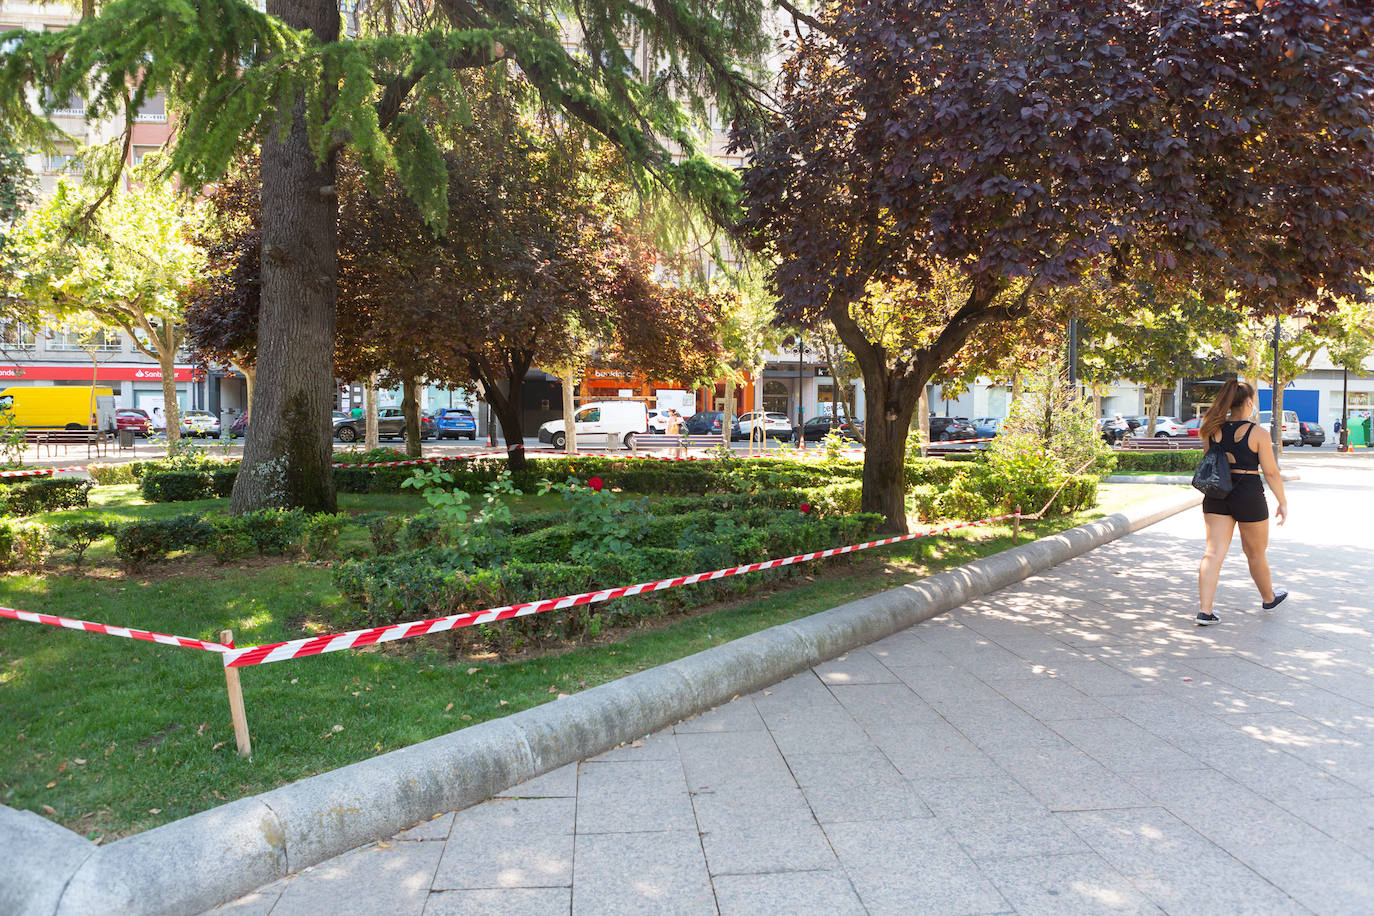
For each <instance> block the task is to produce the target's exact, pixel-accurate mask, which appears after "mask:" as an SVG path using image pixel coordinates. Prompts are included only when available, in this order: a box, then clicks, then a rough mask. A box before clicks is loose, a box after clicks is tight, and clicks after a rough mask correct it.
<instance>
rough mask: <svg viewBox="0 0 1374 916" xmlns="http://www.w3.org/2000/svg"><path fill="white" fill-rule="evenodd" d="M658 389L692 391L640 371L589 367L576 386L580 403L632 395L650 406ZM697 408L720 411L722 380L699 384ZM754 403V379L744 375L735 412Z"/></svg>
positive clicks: (739, 387) (746, 408)
mask: <svg viewBox="0 0 1374 916" xmlns="http://www.w3.org/2000/svg"><path fill="white" fill-rule="evenodd" d="M660 390H666V391H692V389H691V388H689V387H688V386H685V385H681V384H678V383H676V382H658V381H650V380H649V379H648V378H646V377H645V376H644V375H643V374H642V373H636V372H625V371H621V370H617V369H588V370H587V371H586V372H585V373H584V374H583V376H582V381H581V384H580V385H578V397H577V400H578V402H579V403H586V402H587V401H606V400H615V399H622V398H633V399H635V400H640V401H644V402H645V403H646V404H648V405H649V406H650V407H653V406H654V405H655V403H656V394H657V392H659V391H660ZM694 394H695V403H696V409H697V410H723V409H724V405H725V382H722V381H717V382H715V383H713V384H708V385H703V386H698V387H697V388H696V389H695V392H694ZM753 404H754V380H753V377H752V376H750V375H748V374H746V375H745V380H744V383H743V384H740V385H736V386H735V409H734V413H736V414H740V413H744V412H746V411H749V410H752V409H753Z"/></svg>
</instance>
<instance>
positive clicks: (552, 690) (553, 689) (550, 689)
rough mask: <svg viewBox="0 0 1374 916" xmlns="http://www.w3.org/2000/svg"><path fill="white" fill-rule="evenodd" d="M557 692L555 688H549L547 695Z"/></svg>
mask: <svg viewBox="0 0 1374 916" xmlns="http://www.w3.org/2000/svg"><path fill="white" fill-rule="evenodd" d="M557 692H558V688H557V687H550V688H549V693H557Z"/></svg>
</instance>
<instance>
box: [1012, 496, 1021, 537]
mask: <svg viewBox="0 0 1374 916" xmlns="http://www.w3.org/2000/svg"><path fill="white" fill-rule="evenodd" d="M1019 543H1021V507H1020V506H1017V507H1016V514H1015V515H1014V516H1012V519H1011V546H1013V547H1015V546H1016V545H1017V544H1019Z"/></svg>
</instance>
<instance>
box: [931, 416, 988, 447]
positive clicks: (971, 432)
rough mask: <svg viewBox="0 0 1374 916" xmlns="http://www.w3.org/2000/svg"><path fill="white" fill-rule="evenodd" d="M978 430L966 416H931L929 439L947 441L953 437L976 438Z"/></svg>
mask: <svg viewBox="0 0 1374 916" xmlns="http://www.w3.org/2000/svg"><path fill="white" fill-rule="evenodd" d="M977 438H978V430H977V429H976V428H975V427H974V425H973V424H972V423H970V422H969V421H968V417H931V418H930V441H931V442H949V441H950V440H954V439H977Z"/></svg>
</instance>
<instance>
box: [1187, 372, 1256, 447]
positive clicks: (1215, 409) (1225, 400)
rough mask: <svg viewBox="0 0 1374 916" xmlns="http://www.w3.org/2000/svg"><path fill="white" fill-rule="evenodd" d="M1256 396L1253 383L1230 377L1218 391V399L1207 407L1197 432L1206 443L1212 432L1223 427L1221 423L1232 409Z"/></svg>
mask: <svg viewBox="0 0 1374 916" xmlns="http://www.w3.org/2000/svg"><path fill="white" fill-rule="evenodd" d="M1254 396H1255V389H1254V388H1253V387H1252V386H1251V385H1249V384H1248V383H1246V382H1238V381H1236V380H1235V379H1233V378H1228V379H1227V380H1226V384H1224V385H1222V386H1221V391H1219V392H1218V393H1217V399H1216V400H1215V401H1213V402H1212V406H1211V407H1209V408H1207V413H1206V414H1205V415H1204V416H1203V418H1202V423H1201V424H1200V425H1199V426H1198V430H1197V434H1198V435H1199V436H1200V437H1201V438H1202V441H1203V442H1204V443H1205V442H1207V441H1208V440H1209V439H1211V438H1212V434H1213V433H1215V432H1216V431H1217V430H1219V429H1221V424H1223V423H1225V422H1226V418H1227V417H1229V416H1230V415H1231V411H1233V410H1235V409H1236V408H1237V407H1241V406H1243V405H1244V404H1245V402H1246V401H1248V400H1250V399H1251V398H1253V397H1254Z"/></svg>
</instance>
